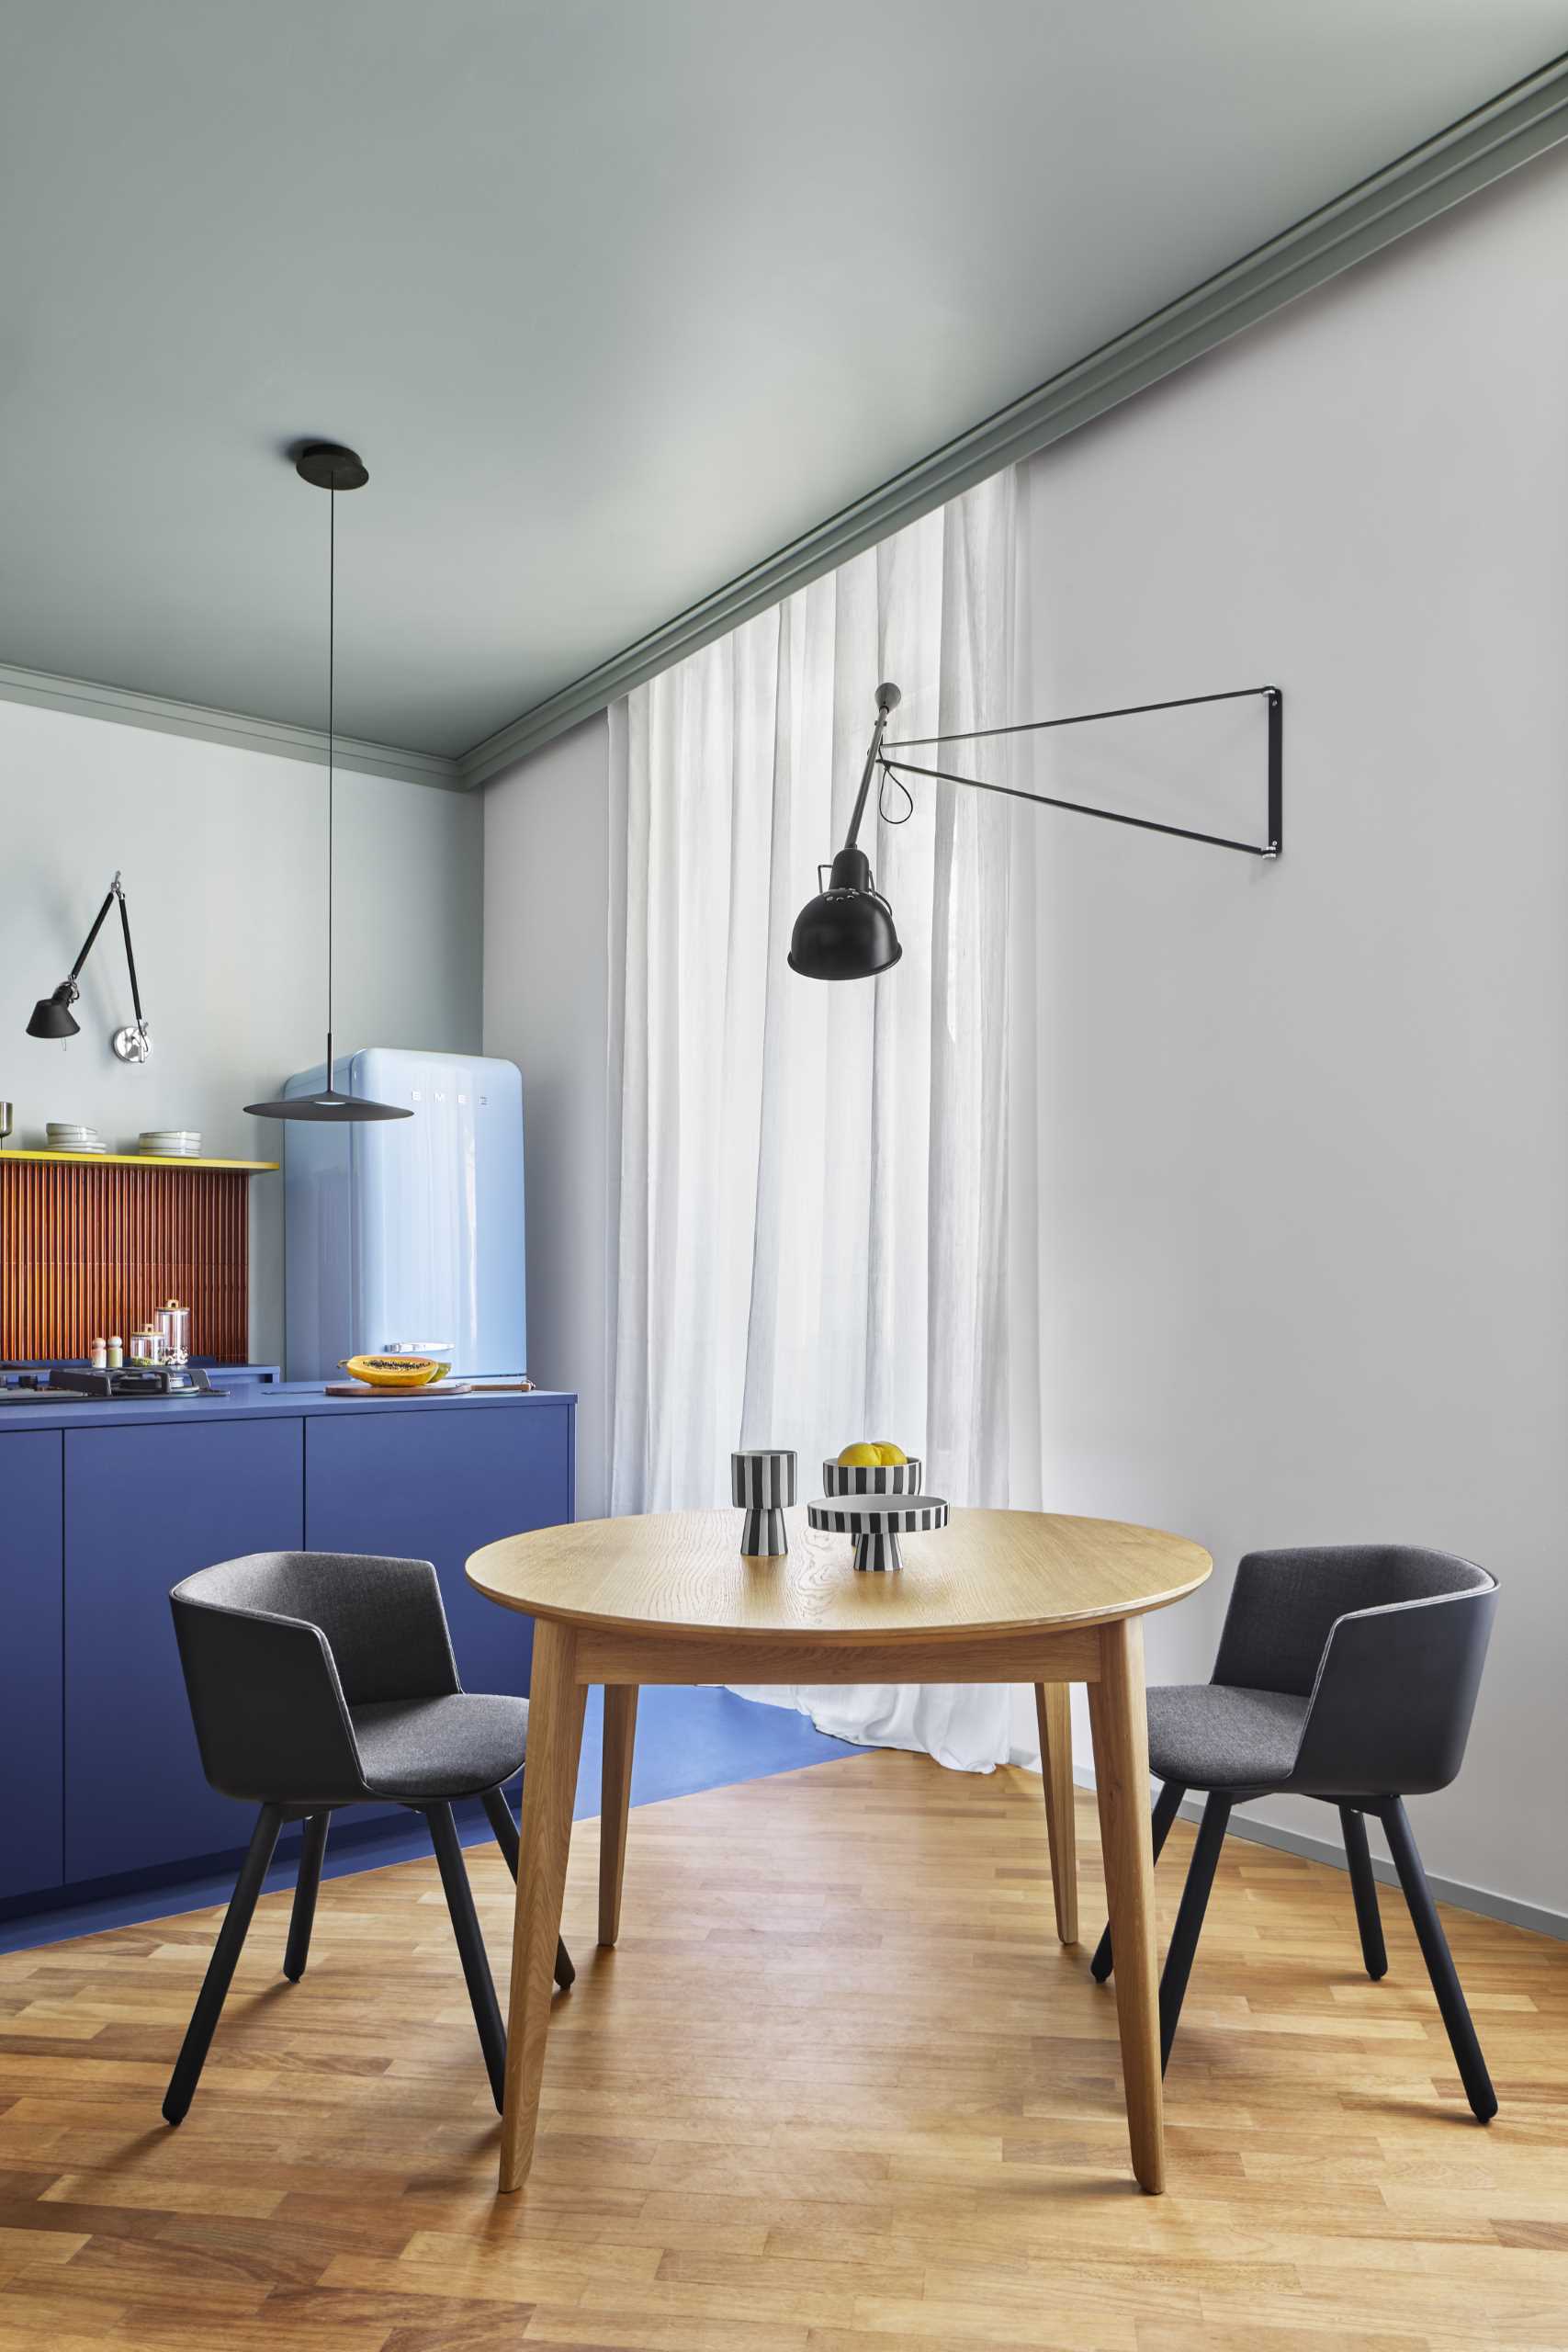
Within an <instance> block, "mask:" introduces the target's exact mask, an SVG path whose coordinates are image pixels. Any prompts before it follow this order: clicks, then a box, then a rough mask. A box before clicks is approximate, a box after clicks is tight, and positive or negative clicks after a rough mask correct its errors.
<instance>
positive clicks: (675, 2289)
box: [0, 1754, 1568, 2352]
mask: <svg viewBox="0 0 1568 2352" xmlns="http://www.w3.org/2000/svg"><path fill="white" fill-rule="evenodd" d="M1078 1835H1079V1839H1080V1850H1081V1855H1082V1885H1083V1916H1084V1921H1085V1928H1086V1936H1092V1935H1093V1934H1094V1933H1097V1932H1098V1928H1099V1922H1100V1916H1101V1905H1100V1879H1099V1865H1098V1848H1097V1839H1096V1835H1095V1822H1094V1813H1093V1807H1092V1804H1091V1803H1089V1802H1088V1801H1083V1800H1080V1804H1079V1823H1078ZM1190 1837H1191V1832H1190V1830H1189V1829H1188V1828H1186V1827H1185V1826H1183V1825H1178V1826H1177V1829H1176V1830H1175V1832H1174V1833H1173V1835H1172V1838H1171V1845H1170V1849H1169V1850H1168V1854H1167V1857H1166V1860H1165V1863H1164V1865H1163V1866H1162V1868H1161V1870H1160V1872H1159V1886H1160V1891H1161V1909H1162V1916H1163V1919H1164V1922H1165V1924H1166V1926H1167V1928H1168V1924H1169V1921H1170V1918H1171V1917H1172V1914H1173V1910H1174V1905H1175V1900H1176V1894H1177V1891H1178V1889H1179V1883H1180V1873H1181V1869H1182V1867H1183V1866H1184V1863H1185V1857H1186V1852H1187V1849H1188V1848H1189V1845H1190ZM596 1863H597V1830H596V1826H594V1825H592V1824H582V1825H580V1826H579V1830H578V1834H577V1836H576V1838H575V1839H574V1845H573V1853H572V1861H571V1874H570V1886H569V1891H568V1897H567V1920H566V1932H567V1937H568V1940H569V1941H570V1943H571V1944H572V1946H573V1948H574V1951H575V1955H576V1958H577V1961H578V1965H579V1970H580V1973H579V1976H578V1981H577V1985H576V1986H575V1988H574V1990H573V1991H572V1992H571V1993H570V1994H569V1995H566V1996H560V1997H558V2000H557V2003H556V2009H555V2021H554V2025H553V2028H552V2032H551V2040H550V2052H549V2058H548V2062H547V2071H546V2078H545V2116H544V2120H543V2124H542V2127H541V2132H540V2140H539V2148H538V2155H537V2160H536V2165H535V2167H534V2172H533V2177H532V2178H531V2180H530V2182H529V2184H528V2187H527V2188H526V2190H525V2193H524V2194H523V2195H522V2196H521V2197H518V2198H513V2199H505V2200H498V2199H497V2198H496V2196H495V2193H494V2187H495V2165H496V2147H497V2135H498V2124H497V2120H496V2117H495V2114H494V2110H493V2109H492V2108H491V2104H490V2100H489V2097H488V2092H487V2089H486V2085H485V2081H484V2076H483V2074H482V2072H481V2069H480V2064H479V2051H478V2045H477V2042H476V2041H475V2038H474V2032H473V2026H472V2021H471V2018H470V2017H469V2014H468V2007H467V2004H466V2001H465V1997H464V1993H463V1986H462V1981H461V1978H460V1975H459V1973H458V1970H457V1958H456V1953H455V1951H454V1948H453V1945H452V1940H451V1935H450V1931H449V1928H448V1926H447V1922H446V1914H445V1911H444V1909H443V1906H442V1900H441V1894H440V1888H439V1884H438V1881H437V1878H436V1873H435V1867H434V1861H432V1862H430V1863H417V1862H415V1863H403V1864H400V1865H398V1866H395V1867H391V1868H388V1869H385V1870H381V1871H374V1872H368V1873H366V1874H364V1875H362V1876H359V1877H355V1878H352V1879H344V1880H337V1881H329V1882H328V1883H327V1884H326V1885H324V1886H323V1888H322V1891H321V1909H320V1913H319V1916H318V1920H317V1926H316V1941H315V1948H314V1950H313V1951H312V1953H311V1959H310V1970H309V1972H308V1973H307V1975H306V1977H305V1979H304V1981H303V1983H302V1984H300V1985H297V1986H295V1985H287V1984H285V1982H284V1981H283V1979H282V1976H281V1974H280V1973H279V1962H280V1960H281V1955H282V1951H283V1942H284V1936H285V1932H286V1926H287V1901H288V1898H287V1897H286V1896H281V1895H274V1896H270V1897H268V1898H267V1899H265V1901H264V1902H263V1904H262V1905H261V1908H260V1910H259V1912H258V1914H257V1919H256V1924H255V1928H254V1930H253V1933H252V1938H251V1944H250V1948H249V1950H248V1951H247V1954H246V1956H245V1959H244V1961H243V1963H242V1966H241V1972H240V1975H239V1978H238V1980H237V1982H236V1987H235V1992H234V1995H233V1996H232V1997H231V2003H230V2007H229V2011H228V2014H227V2015H226V2017H225V2018H224V2021H223V2024H222V2025H221V2026H220V2030H219V2035H218V2040H217V2042H216V2045H215V2047H214V2051H213V2055H212V2058H211V2060H210V2062H209V2066H208V2071H207V2075H206V2078H205V2080H204V2082H203V2084H202V2086H201V2088H200V2090H199V2092H198V2093H197V2099H196V2104H195V2106H194V2108H193V2109H192V2110H191V2113H190V2116H189V2118H188V2120H187V2121H186V2123H185V2124H184V2125H183V2126H182V2128H181V2129H180V2130H178V2131H170V2130H168V2128H167V2127H166V2126H165V2125H164V2123H163V2122H162V2120H160V2117H159V2114H158V2102H159V2099H160V2098H161V2096H162V2093H163V2088H164V2078H165V2075H166V2074H167V2071H168V2068H169V2065H170V2064H171V2062H172V2060H173V2057H174V2053H175V2048H176V2046H177V2044H178V2041H179V2038H180V2035H181V2032H182V2030H183V2028H184V2025H185V2021H186V2015H187V2013H188V2010H189V2007H190V2004H191V1999H192V1996H193V1995H194V1992H195V1989H196V1985H197V1979H198V1976H199V1974H200V1972H201V1969H202V1966H203V1964H204V1963H205V1962H206V1959H207V1955H208V1951H209V1946H210V1943H211V1939H212V1935H213V1932H214V1928H215V1926H216V1919H217V1915H216V1914H215V1913H213V1912H200V1913H193V1914H190V1915H188V1916H186V1917H181V1918H177V1919H173V1920H168V1921H164V1922H161V1923H160V1924H158V1925H156V1926H153V1927H150V1928H121V1929H118V1930H115V1931H112V1932H109V1933H106V1934H101V1935H95V1936H91V1937H88V1938H85V1939H83V1940H81V1941H78V1942H73V1943H70V1944H62V1945H56V1946H54V1947H52V1948H51V1949H49V1950H46V1951H32V1952H25V1953H19V1954H17V1955H15V1956H13V1957H10V1958H6V1959H0V2352H20V2347H23V2346H26V2347H28V2352H42V2347H48V2348H49V2352H103V2347H104V2346H108V2345H118V2346H136V2347H138V2352H499V2347H501V2346H506V2347H507V2348H508V2352H566V2348H567V2347H569V2346H570V2347H571V2352H609V2347H614V2352H899V2348H900V2347H901V2352H947V2347H959V2352H974V2347H978V2346H984V2347H986V2352H1021V2347H1024V2346H1028V2347H1031V2352H1037V2348H1038V2347H1042V2346H1051V2347H1055V2346H1062V2347H1067V2346H1071V2347H1073V2348H1074V2352H1327V2348H1328V2347H1330V2346H1359V2347H1363V2352H1420V2347H1424V2346H1425V2347H1431V2352H1460V2347H1464V2352H1479V2347H1486V2352H1492V2347H1496V2346H1508V2347H1512V2352H1529V2347H1535V2352H1547V2347H1551V2348H1552V2352H1561V2347H1563V2346H1568V1951H1564V1950H1563V1948H1562V1947H1561V1946H1559V1945H1556V1944H1553V1943H1551V1942H1548V1941H1546V1940H1545V1939H1541V1938H1539V1937H1532V1936H1530V1935H1528V1934H1526V1933H1524V1932H1522V1931H1520V1930H1518V1929H1516V1928H1505V1927H1502V1926H1499V1925H1496V1924H1495V1923H1493V1922H1490V1921H1487V1920H1483V1919H1477V1918H1473V1917H1468V1916H1466V1915H1463V1914H1460V1913H1450V1914H1448V1915H1447V1925H1448V1928H1449V1932H1450V1936H1451V1938H1452V1940H1453V1945H1454V1950H1455V1953H1456V1956H1457V1958H1458V1962H1459V1966H1460V1969H1461V1974H1462V1975H1463V1977H1464V1979H1465V1982H1466V1985H1467V1986H1468V1989H1469V1993H1470V1997H1471V2001H1472V2005H1473V2007H1474V2010H1475V2014H1476V2018H1477V2023H1478V2025H1479V2028H1480V2030H1481V2033H1482V2036H1483V2041H1484V2043H1485V2046H1486V2050H1487V2054H1488V2057H1489V2059H1490V2062H1491V2065H1492V2070H1493V2073H1494V2075H1495V2079H1496V2084H1497V2089H1498V2092H1499V2095H1500V2098H1501V2100H1502V2113H1501V2115H1500V2116H1499V2117H1498V2119H1497V2120H1496V2122H1495V2124H1493V2125H1492V2127H1491V2128H1490V2130H1483V2129H1482V2128H1481V2127H1480V2126H1478V2125H1476V2124H1475V2123H1474V2122H1473V2121H1472V2120H1471V2118H1470V2115H1469V2111H1468V2109H1466V2108H1465V2106H1464V2103H1463V2100H1462V2098H1461V2095H1460V2089H1459V2084H1458V2080H1457V2078H1456V2076H1455V2074H1454V2071H1453V2067H1452V2064H1451V2063H1450V2056H1449V2052H1448V2048H1447V2045H1446V2042H1445V2041H1444V2038H1443V2034H1442V2030H1441V2027H1440V2025H1439V2023H1438V2017H1437V2012H1436V2008H1435V2006H1434V2004H1433V2001H1432V1996H1431V1994H1430V1992H1429V1990H1428V1988H1427V1983H1426V1979H1425V1976H1424V1974H1423V1973H1422V1970H1421V1967H1420V1962H1419V1957H1418V1954H1417V1952H1416V1945H1415V1940H1414V1938H1413V1936H1412V1934H1411V1932H1410V1928H1409V1925H1408V1922H1407V1920H1406V1918H1405V1916H1404V1910H1403V1907H1402V1906H1400V1907H1396V1905H1395V1902H1394V1900H1393V1899H1392V1898H1391V1899H1389V1900H1387V1901H1385V1903H1384V1917H1385V1922H1386V1927H1387V1934H1388V1942H1389V1951H1390V1962H1391V1973H1390V1974H1389V1976H1388V1978H1387V1979H1386V1980H1385V1981H1384V1983H1383V1984H1382V1985H1371V1984H1370V1983H1369V1982H1368V1981H1367V1979H1366V1978H1365V1976H1364V1975H1363V1974H1362V1973H1361V1972H1360V1965H1359V1949H1358V1945H1357V1939H1356V1928H1355V1920H1354V1917H1353V1914H1352V1910H1351V1904H1350V1891H1349V1884H1348V1880H1347V1879H1346V1877H1345V1876H1344V1875H1343V1873H1342V1872H1339V1871H1331V1870H1328V1869H1325V1868H1322V1867H1320V1866H1316V1865H1314V1864H1311V1863H1307V1862H1303V1861H1299V1860H1295V1859H1293V1858H1292V1857H1291V1856H1289V1855H1285V1854H1280V1853H1277V1852H1273V1851H1270V1850H1269V1849H1263V1848H1260V1847H1257V1846H1250V1845H1246V1844H1243V1843H1241V1842H1240V1841H1239V1840H1235V1839H1233V1840H1231V1842H1230V1843H1229V1845H1228V1846H1227V1848H1226V1850H1225V1855H1224V1861H1223V1863H1222V1865H1221V1870H1220V1875H1219V1880H1218V1883H1217V1885H1216V1888H1215V1894H1214V1900H1213V1905H1212V1908H1211V1912H1210V1917H1209V1923H1208V1928H1207V1930H1206V1933H1205V1937H1204V1941H1203V1945H1202V1947H1201V1951H1200V1953H1199V1958H1198V1964H1197V1967H1196V1970H1195V1972H1194V1974H1193V1979H1192V1985H1191V1989H1190V1993H1189V1996H1188V2002H1187V2009H1186V2014H1185V2017H1184V2018H1183V2022H1182V2030H1181V2036H1180V2040H1179V2044H1178V2049H1177V2052H1176V2055H1175V2057H1174V2059H1173V2061H1172V2064H1171V2069H1170V2074H1169V2077H1168V2086H1167V2087H1168V2131H1169V2148H1170V2189H1169V2193H1168V2195H1167V2196H1166V2197H1164V2198H1163V2199H1148V2198H1145V2197H1143V2196H1141V2195H1140V2194H1139V2193H1138V2191H1137V2189H1136V2188H1134V2185H1133V2181H1132V2177H1131V2175H1130V2172H1129V2170H1128V2159H1127V2143H1126V2133H1125V2129H1124V2125H1123V2121H1122V2110H1121V2103H1120V2098H1119V2090H1118V2078H1117V2057H1116V2032H1115V2022H1114V2016H1113V2003H1112V2000H1111V1995H1110V1992H1109V1989H1106V1990H1104V1991H1102V1990H1100V1988H1098V1987H1097V1986H1095V1985H1093V1984H1092V1983H1091V1982H1090V1980H1089V1968H1088V1962H1089V1943H1088V1942H1087V1941H1086V1943H1085V1944H1084V1945H1083V1946H1082V1947H1081V1948H1080V1949H1078V1950H1076V1951H1062V1950H1061V1949H1060V1948H1059V1947H1058V1946H1057V1944H1056V1942H1055V1936H1054V1933H1053V1930H1052V1928H1051V1922H1050V1899H1049V1884H1048V1878H1047V1871H1046V1863H1045V1838H1044V1823H1043V1809H1042V1805H1041V1798H1040V1783H1039V1781H1037V1780H1033V1779H1031V1778H1030V1777H1028V1776H1027V1775H1024V1774H1021V1773H1010V1772H1004V1773H998V1774H997V1775H995V1776H994V1777H992V1778H988V1779H968V1778H964V1777H961V1776H958V1775H955V1774H949V1773H944V1772H942V1771H941V1770H939V1769H938V1768H937V1766H936V1765H934V1764H932V1763H931V1762H930V1761H928V1760H927V1759H925V1758H917V1757H911V1756H904V1755H891V1754H868V1755H863V1756H855V1757H852V1758H846V1759H844V1760H842V1761H840V1762H834V1763H829V1764H825V1765H820V1766H817V1767H815V1768H813V1769H811V1770H806V1771H800V1772H795V1773H790V1774H787V1775H784V1776H783V1777H780V1778H778V1779H773V1780H767V1781H752V1782H750V1783H749V1784H747V1785H745V1786H742V1787H739V1788H728V1789H720V1790H716V1791H712V1792H708V1793H706V1794H704V1795H699V1796H689V1797H681V1798H677V1799H673V1800H671V1801H670V1802H668V1803H665V1804H656V1805H650V1806H646V1807H643V1808H640V1809H638V1810H637V1812H635V1813H634V1814H633V1815H632V1822H631V1837H630V1843H629V1851H628V1859H627V1864H626V1909H625V1916H624V1924H623V1939H622V1942H621V1944H620V1947H619V1949H618V1950H617V1951H615V1952H614V1953H596V1952H595V1951H594V1947H593V1918H594V1899H595V1886H596ZM470 1864H471V1867H472V1869H473V1871H474V1876H475V1881H476V1885H477V1889H478V1892H479V1907H480V1912H481V1916H482V1917H483V1920H484V1924H485V1928H486V1931H487V1933H488V1934H489V1936H490V1938H491V1951H492V1956H493V1958H494V1960H495V1962H496V1965H497V1970H498V1974H499V1973H500V1970H501V1965H502V1960H503V1956H504V1953H505V1951H506V1940H507V1933H508V1927H509V1918H510V1910H509V1897H510V1893H511V1888H510V1883H509V1881H508V1880H507V1878H506V1874H505V1870H504V1867H503V1865H502V1861H501V1860H500V1858H499V1856H498V1855H495V1854H494V1853H493V1851H492V1850H491V1849H479V1850H477V1851H474V1852H471V1854H470ZM1173 1865H1175V1867H1173ZM1091 1923H1092V1924H1091Z"/></svg>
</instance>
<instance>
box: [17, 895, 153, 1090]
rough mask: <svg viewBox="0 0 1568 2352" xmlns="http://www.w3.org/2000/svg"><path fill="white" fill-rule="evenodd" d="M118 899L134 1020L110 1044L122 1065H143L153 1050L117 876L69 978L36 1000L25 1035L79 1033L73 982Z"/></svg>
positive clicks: (116, 1033) (60, 1036)
mask: <svg viewBox="0 0 1568 2352" xmlns="http://www.w3.org/2000/svg"><path fill="white" fill-rule="evenodd" d="M116 899H118V901H119V927H120V930H121V932H122V933H123V934H124V937H125V961H126V966H127V968H128V969H129V971H130V1001H131V1004H132V1005H133V1006H134V1008H135V1012H136V1018H135V1020H134V1021H133V1022H132V1023H131V1024H130V1027H129V1028H126V1029H117V1030H116V1031H115V1033H114V1035H113V1036H112V1037H111V1038H110V1040H109V1043H110V1044H111V1046H113V1047H114V1050H115V1052H116V1053H117V1054H118V1056H119V1058H120V1060H121V1061H122V1062H144V1061H145V1060H146V1059H147V1057H148V1055H149V1054H150V1053H151V1052H152V1038H151V1037H150V1036H149V1035H147V1023H146V1021H145V1019H144V1018H143V1016H142V1012H141V989H139V988H138V987H137V985H136V956H135V951H134V950H133V948H132V947H131V944H130V915H129V914H128V913H127V912H126V906H125V892H124V891H123V890H122V889H121V888H120V880H119V876H118V874H117V875H116V876H115V877H114V880H113V881H112V882H111V883H110V884H109V887H108V888H107V890H106V891H105V893H104V903H103V905H102V906H101V907H100V908H99V909H98V911H97V913H96V915H95V916H94V918H93V928H92V930H91V931H90V932H89V933H87V936H86V938H85V940H84V941H83V942H82V953H81V954H80V955H79V956H77V958H76V961H75V962H74V963H73V965H72V967H71V976H70V978H68V979H64V980H62V981H61V983H60V986H59V987H58V988H57V989H54V991H53V992H52V994H51V995H49V996H40V997H39V1001H38V1002H37V1003H36V1004H35V1005H34V1007H33V1014H32V1019H31V1020H30V1021H29V1022H28V1036H29V1037H54V1038H64V1037H74V1036H75V1035H77V1034H78V1031H79V1029H80V1026H81V1024H80V1023H79V1022H77V1021H76V1020H74V1019H73V1015H72V1012H71V1008H72V1006H73V1004H74V1003H75V1001H76V1000H77V998H78V997H79V996H80V995H81V993H82V991H81V989H79V988H78V987H77V985H76V982H77V980H78V979H79V978H80V977H81V971H82V967H83V965H84V964H85V962H86V960H87V958H88V956H90V955H91V954H92V952H93V942H94V940H95V939H96V937H97V935H98V933H99V932H100V931H101V930H102V929H103V927H104V917H105V916H106V915H107V912H108V910H109V909H110V908H111V907H112V906H113V905H114V903H115V901H116Z"/></svg>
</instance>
